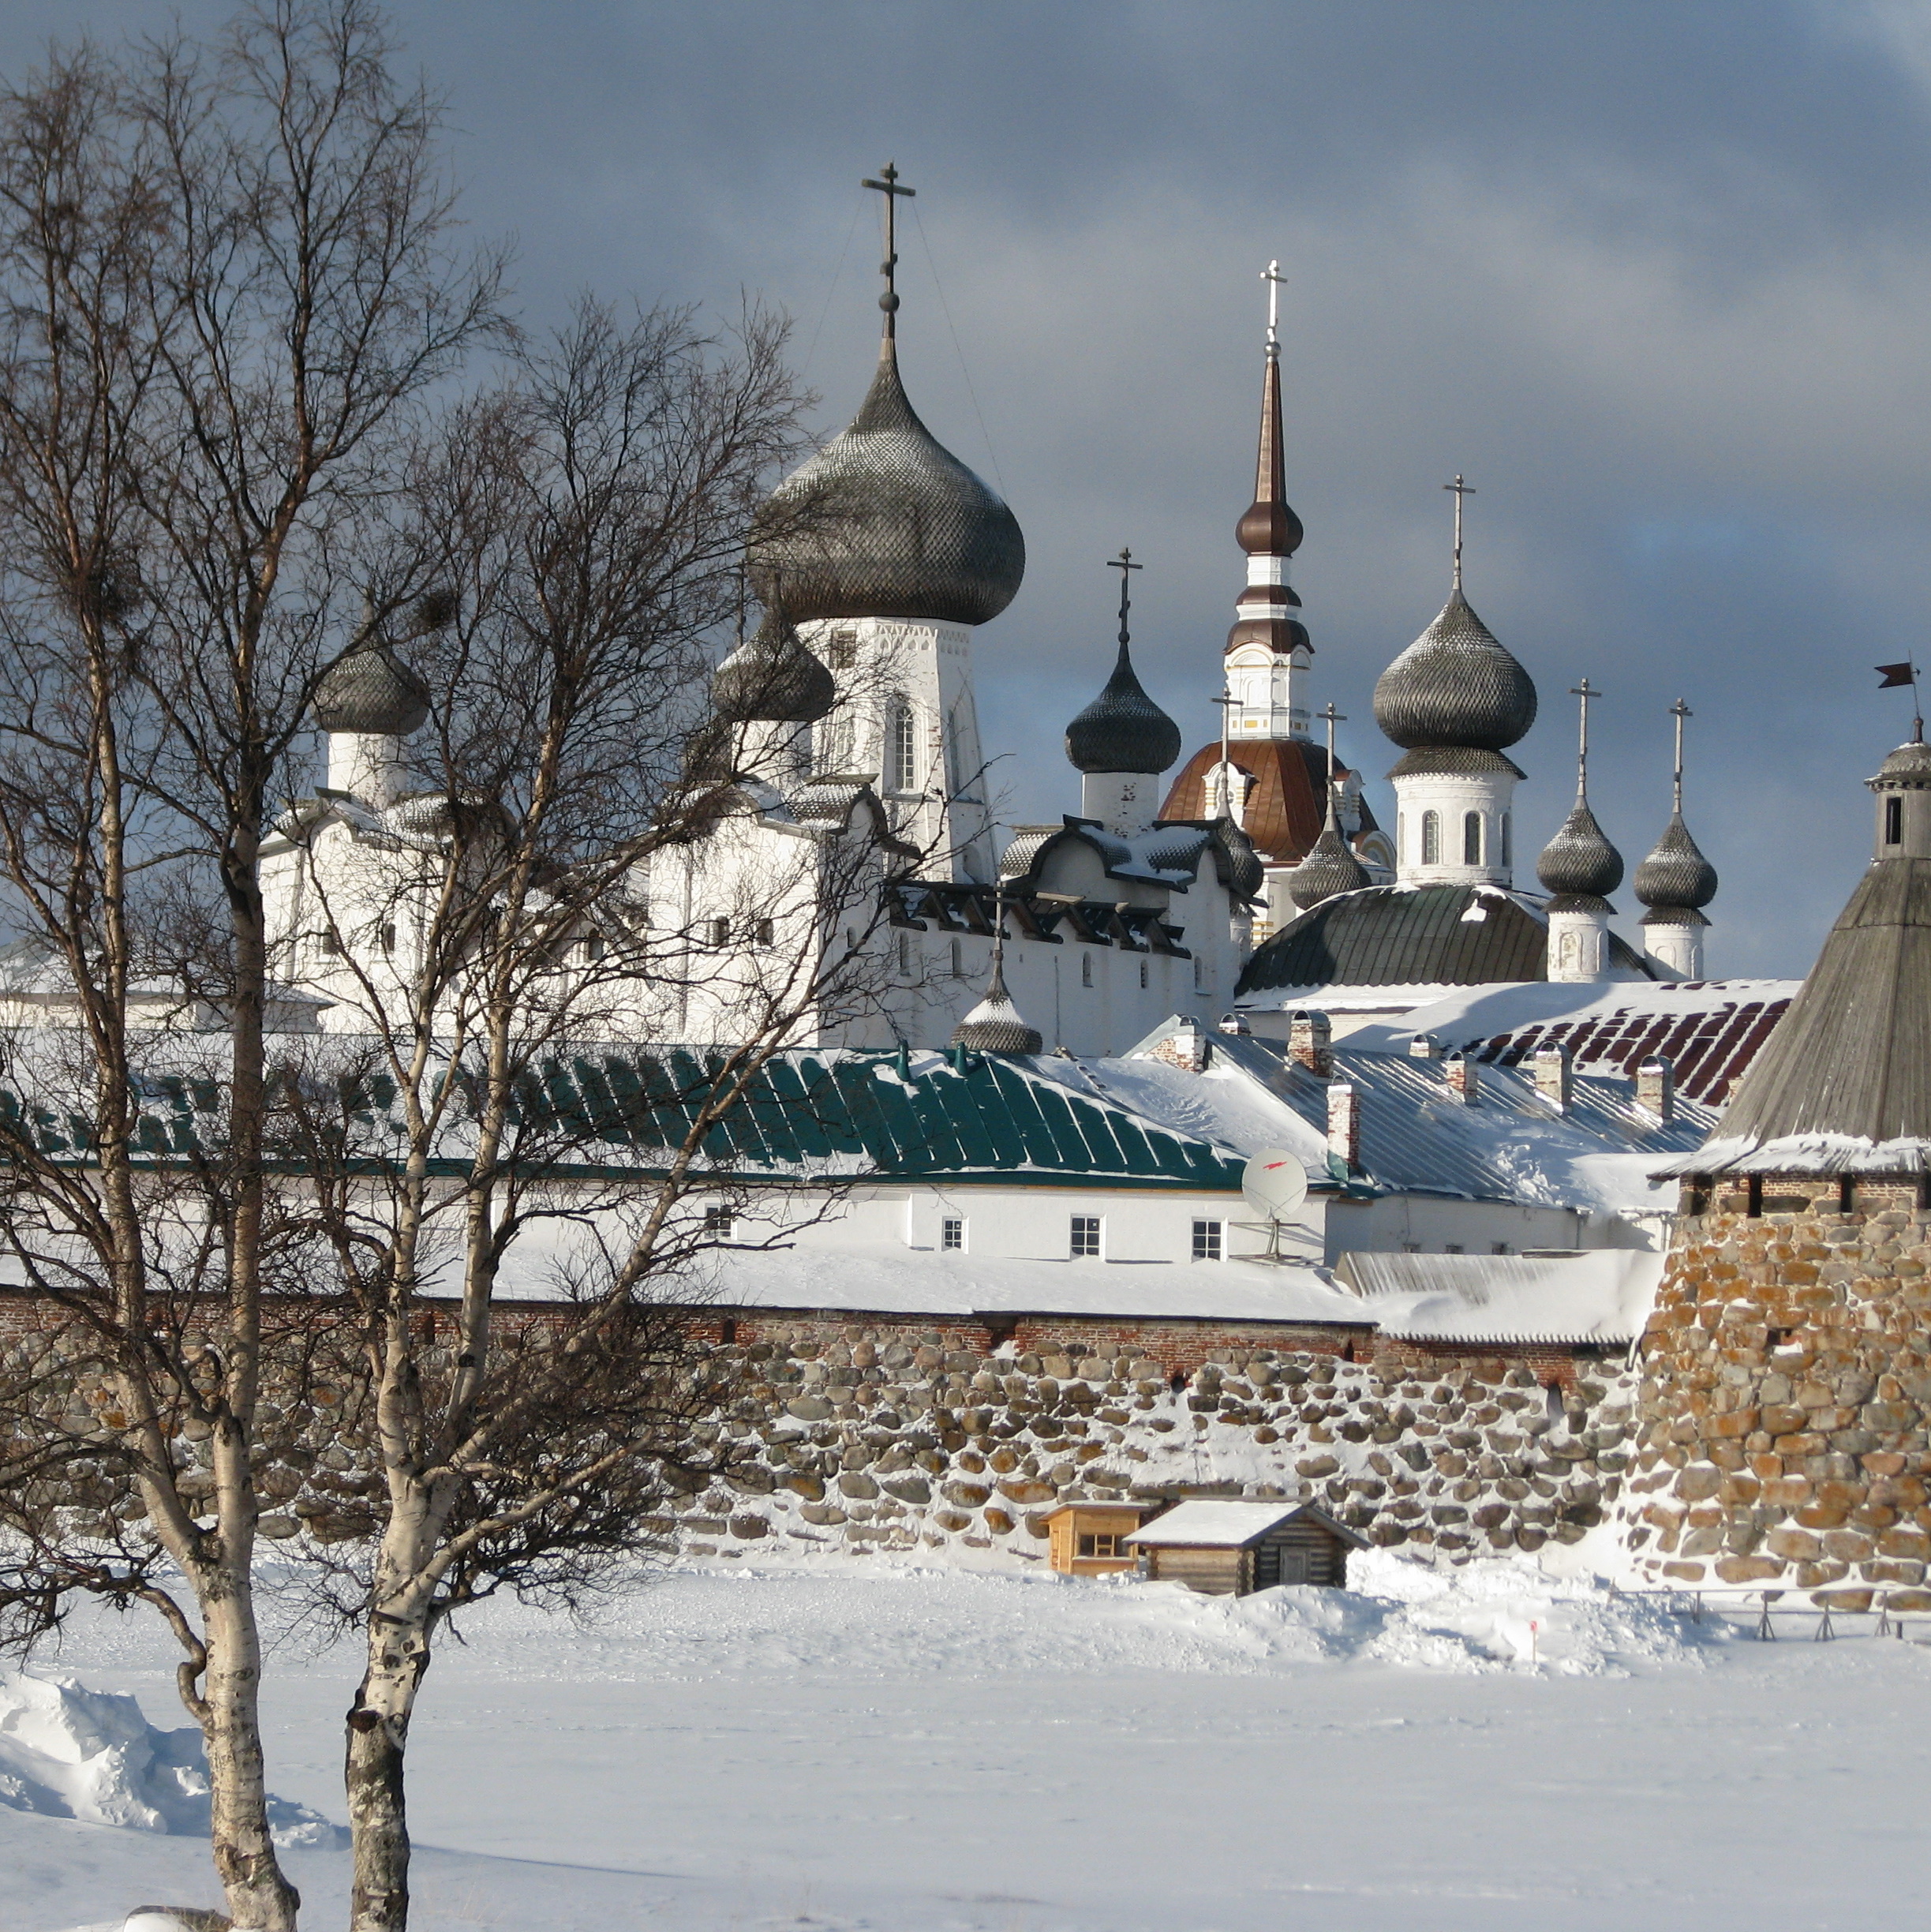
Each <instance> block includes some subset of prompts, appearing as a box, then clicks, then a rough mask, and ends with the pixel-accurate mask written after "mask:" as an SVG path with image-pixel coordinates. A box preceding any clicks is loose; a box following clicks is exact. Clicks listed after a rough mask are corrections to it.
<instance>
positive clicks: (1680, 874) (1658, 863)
mask: <svg viewBox="0 0 1931 1932" xmlns="http://www.w3.org/2000/svg"><path fill="white" fill-rule="evenodd" d="M1635 884H1636V896H1637V898H1638V899H1640V900H1642V902H1643V904H1645V905H1646V906H1687V907H1690V908H1692V909H1693V910H1696V911H1698V912H1700V911H1701V909H1702V908H1704V907H1705V906H1706V905H1708V904H1709V902H1710V901H1711V900H1712V899H1714V898H1715V897H1716V867H1714V866H1713V865H1712V864H1711V863H1710V862H1709V860H1708V859H1705V857H1704V856H1703V855H1702V853H1701V852H1699V851H1697V842H1696V841H1695V840H1694V839H1693V838H1692V837H1690V828H1689V826H1686V825H1685V824H1684V823H1683V815H1682V813H1681V812H1676V813H1673V814H1671V818H1670V822H1669V823H1668V825H1667V826H1665V827H1664V828H1663V836H1662V837H1661V838H1660V839H1658V840H1657V841H1656V850H1655V851H1654V852H1652V853H1651V854H1650V855H1649V856H1648V858H1647V859H1645V860H1644V861H1643V863H1641V865H1639V866H1638V867H1637V868H1636V881H1635Z"/></svg>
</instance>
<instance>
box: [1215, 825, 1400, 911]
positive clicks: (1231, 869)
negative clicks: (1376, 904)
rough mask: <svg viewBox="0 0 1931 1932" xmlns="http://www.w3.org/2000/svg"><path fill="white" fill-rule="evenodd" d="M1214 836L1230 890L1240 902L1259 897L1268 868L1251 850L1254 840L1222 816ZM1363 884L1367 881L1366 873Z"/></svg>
mask: <svg viewBox="0 0 1931 1932" xmlns="http://www.w3.org/2000/svg"><path fill="white" fill-rule="evenodd" d="M1214 836H1215V837H1217V838H1218V840H1219V841H1220V844H1221V849H1222V851H1223V852H1226V855H1227V866H1226V882H1227V890H1228V891H1229V893H1231V894H1232V895H1233V897H1235V898H1236V899H1238V900H1241V901H1242V902H1243V903H1251V902H1252V900H1256V899H1258V898H1259V897H1260V895H1261V890H1262V888H1263V887H1264V886H1266V884H1267V867H1265V866H1263V864H1262V863H1261V862H1260V854H1259V852H1256V850H1255V849H1254V841H1252V839H1251V838H1249V837H1248V836H1247V833H1245V832H1244V830H1242V829H1241V827H1240V826H1237V825H1236V824H1235V823H1234V822H1233V820H1232V819H1231V818H1224V819H1222V821H1221V822H1220V823H1219V824H1218V826H1215V827H1214ZM1362 883H1363V884H1364V885H1365V884H1366V883H1367V879H1366V876H1365V875H1364V877H1363V879H1362Z"/></svg>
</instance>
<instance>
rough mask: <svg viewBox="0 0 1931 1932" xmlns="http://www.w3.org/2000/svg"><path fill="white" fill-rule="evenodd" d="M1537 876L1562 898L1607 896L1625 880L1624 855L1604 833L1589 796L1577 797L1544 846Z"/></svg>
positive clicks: (1603, 897) (1548, 888) (1538, 862)
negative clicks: (1567, 814) (1558, 827)
mask: <svg viewBox="0 0 1931 1932" xmlns="http://www.w3.org/2000/svg"><path fill="white" fill-rule="evenodd" d="M1536 878H1539V879H1540V880H1541V882H1542V883H1543V885H1544V887H1545V888H1546V889H1547V890H1548V891H1549V892H1550V893H1553V894H1554V895H1555V897H1557V898H1559V899H1563V898H1577V897H1580V898H1588V899H1606V898H1607V897H1608V896H1609V894H1610V893H1612V892H1614V891H1615V889H1616V888H1617V887H1618V886H1620V885H1621V884H1622V853H1620V852H1618V851H1617V850H1616V848H1615V846H1613V845H1612V844H1610V842H1609V841H1608V840H1607V838H1606V837H1604V833H1603V828H1602V827H1601V826H1599V825H1598V824H1597V823H1596V814H1595V813H1594V812H1592V811H1590V810H1589V800H1588V799H1585V798H1578V799H1577V800H1576V802H1575V803H1574V805H1572V806H1571V807H1570V809H1569V816H1568V817H1567V818H1565V819H1564V820H1563V821H1562V829H1561V830H1560V831H1559V832H1558V833H1556V835H1555V837H1554V838H1552V839H1551V840H1550V841H1549V842H1548V844H1546V845H1545V846H1544V847H1543V848H1542V856H1541V857H1540V859H1537V860H1536Z"/></svg>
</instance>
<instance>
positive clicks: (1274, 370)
mask: <svg viewBox="0 0 1931 1932" xmlns="http://www.w3.org/2000/svg"><path fill="white" fill-rule="evenodd" d="M1260 279H1261V280H1262V281H1263V282H1264V283H1267V343H1266V348H1265V351H1264V357H1263V363H1262V368H1261V379H1260V440H1259V451H1258V452H1257V455H1256V461H1255V465H1254V500H1253V502H1252V504H1249V505H1248V507H1247V508H1246V510H1245V511H1243V512H1242V513H1241V520H1240V522H1238V523H1237V525H1235V526H1234V535H1235V538H1236V540H1237V541H1238V543H1239V544H1240V546H1241V549H1243V550H1244V551H1245V552H1247V587H1246V588H1245V589H1244V590H1242V592H1241V595H1240V597H1239V598H1238V600H1237V602H1236V604H1235V605H1234V609H1235V612H1236V616H1237V622H1236V623H1235V624H1234V627H1233V629H1232V630H1231V631H1229V632H1228V634H1227V650H1226V677H1227V685H1228V689H1229V693H1230V694H1231V695H1232V697H1233V713H1232V716H1231V717H1230V719H1229V728H1230V732H1231V734H1232V736H1234V737H1237V738H1243V739H1253V738H1305V737H1306V736H1308V710H1307V703H1306V700H1305V698H1304V697H1303V695H1302V694H1301V692H1300V683H1301V680H1302V679H1303V678H1304V676H1305V675H1306V672H1307V671H1308V668H1309V665H1310V664H1311V663H1312V659H1313V656H1314V646H1313V645H1312V643H1310V642H1308V632H1307V627H1306V626H1305V625H1304V624H1303V623H1301V622H1300V620H1299V618H1298V617H1297V616H1296V615H1295V612H1297V610H1298V609H1299V608H1300V598H1299V597H1297V596H1296V595H1295V593H1294V588H1293V585H1292V584H1290V583H1289V582H1288V564H1289V559H1290V558H1292V557H1293V554H1294V552H1296V551H1297V550H1298V549H1300V540H1301V537H1302V534H1303V532H1302V530H1301V525H1300V518H1299V517H1297V515H1295V514H1294V511H1293V506H1292V505H1291V504H1289V502H1288V500H1287V456H1286V447H1285V439H1284V437H1283V436H1282V429H1281V286H1282V283H1284V282H1285V281H1286V279H1287V278H1286V276H1285V275H1282V272H1281V264H1279V263H1278V261H1270V262H1269V263H1268V264H1267V267H1266V268H1263V270H1262V271H1261V275H1260Z"/></svg>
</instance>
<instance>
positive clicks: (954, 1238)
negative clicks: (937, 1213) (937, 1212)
mask: <svg viewBox="0 0 1931 1932" xmlns="http://www.w3.org/2000/svg"><path fill="white" fill-rule="evenodd" d="M939 1245H940V1246H941V1248H943V1249H945V1251H946V1252H948V1253H949V1254H962V1253H964V1251H965V1218H964V1215H946V1217H945V1219H944V1220H942V1221H941V1222H940V1223H939Z"/></svg>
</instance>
